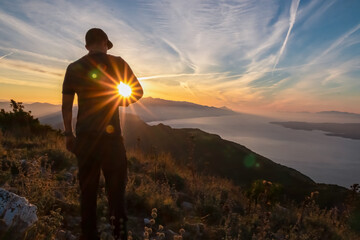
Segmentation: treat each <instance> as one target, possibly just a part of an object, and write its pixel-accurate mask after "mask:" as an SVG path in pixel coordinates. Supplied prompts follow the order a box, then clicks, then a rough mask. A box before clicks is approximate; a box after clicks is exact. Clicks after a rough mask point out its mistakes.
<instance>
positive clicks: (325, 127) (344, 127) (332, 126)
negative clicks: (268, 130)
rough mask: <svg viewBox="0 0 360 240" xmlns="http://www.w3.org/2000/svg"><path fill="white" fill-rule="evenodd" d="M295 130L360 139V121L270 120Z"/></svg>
mask: <svg viewBox="0 0 360 240" xmlns="http://www.w3.org/2000/svg"><path fill="white" fill-rule="evenodd" d="M271 123H273V124H278V125H281V126H283V127H286V128H290V129H296V130H307V131H312V130H321V131H325V132H327V133H326V135H328V136H336V137H343V138H350V139H357V140H360V123H309V122H271Z"/></svg>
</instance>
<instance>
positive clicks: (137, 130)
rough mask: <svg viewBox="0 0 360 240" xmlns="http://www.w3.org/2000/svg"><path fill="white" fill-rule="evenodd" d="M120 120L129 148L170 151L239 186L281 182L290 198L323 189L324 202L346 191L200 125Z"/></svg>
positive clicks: (188, 163)
mask: <svg viewBox="0 0 360 240" xmlns="http://www.w3.org/2000/svg"><path fill="white" fill-rule="evenodd" d="M122 121H123V135H124V139H125V144H126V146H127V147H128V148H134V147H138V148H139V149H141V151H143V152H144V153H148V154H153V153H154V151H158V152H169V153H171V155H172V156H173V157H174V158H175V159H176V160H177V161H179V162H180V163H181V164H183V165H184V166H190V167H195V169H196V171H197V172H201V173H202V174H206V175H216V176H220V177H223V178H227V179H230V180H232V181H233V182H234V183H236V184H237V185H240V186H249V185H250V184H251V183H252V182H253V181H255V180H257V179H265V180H268V181H272V182H276V183H279V184H281V185H282V186H283V187H284V191H285V192H286V193H287V194H288V195H289V196H290V197H291V198H293V199H298V200H299V199H303V197H304V196H305V195H307V194H309V193H310V192H311V191H321V192H324V193H325V192H326V198H327V199H325V198H324V199H320V200H321V202H322V203H323V204H325V205H327V204H332V203H334V202H336V201H338V200H340V201H341V198H342V197H341V196H343V194H344V193H345V192H346V191H345V188H343V187H339V186H336V185H326V184H324V185H321V186H320V185H317V184H316V183H315V182H314V181H313V180H311V179H310V178H309V177H307V176H305V175H303V174H301V173H300V172H298V171H296V170H295V169H292V168H289V167H286V166H283V165H281V164H277V163H275V162H273V161H271V160H270V159H267V158H265V157H263V156H261V155H259V154H257V153H255V152H252V151H251V150H249V149H247V148H246V147H244V146H242V145H240V144H237V143H234V142H231V141H227V140H224V139H222V138H221V137H219V136H218V135H215V134H209V133H206V132H204V131H202V130H200V129H190V128H189V129H173V128H171V127H169V126H166V125H163V124H159V125H156V126H149V125H148V124H146V123H144V122H143V121H142V120H140V119H139V118H138V117H136V116H133V115H126V117H124V118H123V119H122ZM325 186H327V187H325ZM330 189H331V190H330ZM328 190H329V191H328ZM323 196H325V194H323Z"/></svg>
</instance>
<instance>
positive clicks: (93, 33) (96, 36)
mask: <svg viewBox="0 0 360 240" xmlns="http://www.w3.org/2000/svg"><path fill="white" fill-rule="evenodd" d="M104 40H107V46H108V49H110V48H112V47H113V44H112V42H110V40H109V38H108V36H107V35H106V33H105V32H104V31H103V30H101V29H100V28H91V29H90V30H89V31H87V33H86V35H85V42H86V45H87V46H88V45H91V44H93V43H98V42H101V41H104Z"/></svg>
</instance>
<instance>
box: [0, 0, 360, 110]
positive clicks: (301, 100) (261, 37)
mask: <svg viewBox="0 0 360 240" xmlns="http://www.w3.org/2000/svg"><path fill="white" fill-rule="evenodd" d="M359 9H360V1H358V0H324V1H321V0H311V1H310V0H307V1H305V0H292V1H291V0H282V1H281V0H274V1H269V0H263V1H260V0H259V1H256V0H241V1H235V0H213V1H210V0H168V1H163V0H153V1H149V0H122V1H115V0H114V1H110V0H102V1H100V0H86V1H81V0H79V1H67V0H56V1H40V0H2V1H0V99H1V100H9V99H10V98H13V99H15V100H17V101H23V102H49V103H54V104H60V103H61V88H62V82H63V78H64V74H65V69H66V67H67V65H68V64H70V63H71V62H73V61H75V60H77V59H79V58H80V57H82V56H83V55H85V54H87V51H86V49H85V47H84V44H85V43H84V42H85V40H84V36H85V33H86V31H87V30H88V29H90V28H93V27H99V28H102V29H103V30H104V31H105V32H106V33H107V35H108V36H109V39H110V40H111V41H112V42H113V44H114V47H113V48H112V49H111V50H109V51H108V53H109V54H112V55H116V56H121V57H123V58H124V59H125V60H126V61H127V62H128V63H129V65H130V66H131V68H132V69H133V71H134V73H135V74H136V76H137V77H138V78H139V80H140V83H141V84H142V86H143V88H144V96H145V97H150V96H151V97H156V98H163V99H169V100H176V101H190V102H195V103H198V104H203V105H209V106H217V107H221V106H227V107H229V108H232V109H234V110H237V111H244V112H265V111H274V112H276V111H285V112H286V111H289V112H302V111H310V112H316V111H327V110H336V111H348V112H355V113H360V14H359V13H360V10H359Z"/></svg>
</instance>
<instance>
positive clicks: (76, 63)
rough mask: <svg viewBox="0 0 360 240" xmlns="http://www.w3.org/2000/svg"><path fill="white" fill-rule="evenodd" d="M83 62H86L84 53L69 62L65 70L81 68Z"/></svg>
mask: <svg viewBox="0 0 360 240" xmlns="http://www.w3.org/2000/svg"><path fill="white" fill-rule="evenodd" d="M85 62H86V55H85V56H83V57H81V58H79V59H78V60H76V61H74V62H72V63H70V64H69V65H68V67H67V70H68V71H73V70H75V71H76V70H79V69H81V68H83V66H84V63H85Z"/></svg>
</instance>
